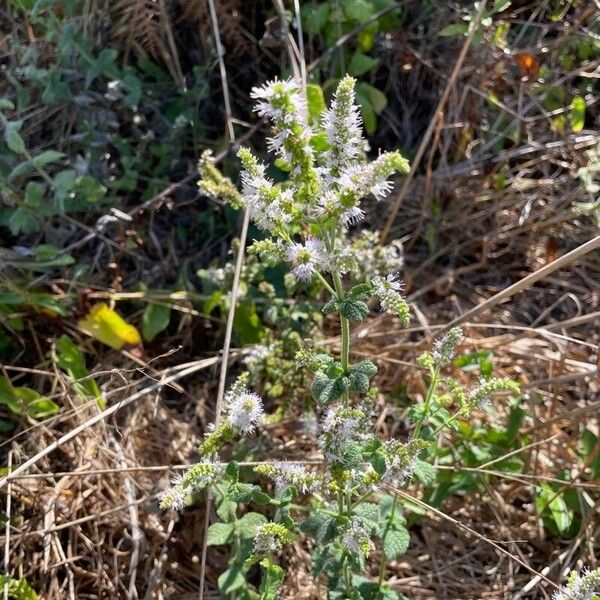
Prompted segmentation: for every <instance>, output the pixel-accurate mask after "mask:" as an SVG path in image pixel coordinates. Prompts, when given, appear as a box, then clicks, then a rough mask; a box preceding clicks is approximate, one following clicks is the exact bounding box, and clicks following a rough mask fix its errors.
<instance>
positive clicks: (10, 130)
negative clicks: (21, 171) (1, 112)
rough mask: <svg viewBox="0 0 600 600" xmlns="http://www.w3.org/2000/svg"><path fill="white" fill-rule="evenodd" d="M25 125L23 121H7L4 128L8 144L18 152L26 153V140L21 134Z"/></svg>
mask: <svg viewBox="0 0 600 600" xmlns="http://www.w3.org/2000/svg"><path fill="white" fill-rule="evenodd" d="M21 127H23V121H6V123H5V129H4V140H5V142H6V145H7V146H8V147H9V148H10V149H11V150H12V151H13V152H15V153H16V154H25V153H26V152H27V150H26V149H25V142H24V141H23V138H22V137H21V135H20V134H19V131H20V130H21Z"/></svg>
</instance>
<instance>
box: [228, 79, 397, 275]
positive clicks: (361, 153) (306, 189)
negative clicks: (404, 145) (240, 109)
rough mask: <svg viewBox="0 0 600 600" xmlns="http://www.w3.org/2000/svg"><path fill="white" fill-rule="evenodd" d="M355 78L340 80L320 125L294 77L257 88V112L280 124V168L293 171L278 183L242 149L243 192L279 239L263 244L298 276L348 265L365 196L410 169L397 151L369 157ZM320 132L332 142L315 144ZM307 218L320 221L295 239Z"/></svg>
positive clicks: (380, 192) (378, 193)
mask: <svg viewBox="0 0 600 600" xmlns="http://www.w3.org/2000/svg"><path fill="white" fill-rule="evenodd" d="M354 83H355V82H354V80H353V79H352V78H351V77H345V78H343V79H342V80H341V82H340V84H339V86H338V89H337V91H336V93H335V97H334V100H333V102H332V104H331V107H330V108H329V109H328V110H326V111H325V112H324V114H323V117H322V119H321V122H320V123H317V124H316V126H315V127H313V128H311V127H309V126H308V123H307V111H306V103H305V101H304V99H303V95H302V93H301V90H300V87H299V86H298V85H297V84H296V83H295V82H294V81H291V80H289V81H278V80H275V81H271V82H269V83H267V84H265V85H264V86H262V87H260V88H255V89H254V91H253V93H252V97H253V98H255V99H256V100H258V103H257V106H256V108H255V110H256V111H257V112H258V114H259V115H260V116H264V117H267V118H268V119H269V120H270V121H271V124H272V126H273V136H272V137H271V138H269V142H268V145H269V149H270V150H271V151H273V152H274V153H275V154H276V155H277V156H278V159H279V160H280V161H283V164H280V163H278V166H280V167H281V168H284V169H285V170H288V171H289V172H290V177H289V179H288V181H286V182H284V183H280V184H275V183H274V182H273V181H272V180H271V179H269V178H268V177H267V176H266V168H265V166H264V165H262V164H260V163H259V161H258V160H257V159H256V158H255V157H254V156H253V155H252V153H251V152H250V151H249V150H247V149H245V148H242V149H241V150H240V151H239V152H238V156H239V158H240V160H241V162H242V167H243V171H242V194H243V198H244V202H245V203H246V207H247V209H248V210H249V212H250V216H251V217H252V219H253V221H254V222H255V223H256V225H257V226H258V227H260V228H261V229H263V230H265V231H268V232H269V233H270V234H271V235H272V240H271V241H272V244H273V245H271V246H269V245H268V244H264V243H263V244H261V250H264V251H267V253H268V254H271V255H273V254H276V255H279V256H280V257H282V258H283V259H284V260H286V261H287V262H288V263H290V264H291V266H292V273H293V275H294V277H295V278H296V279H297V280H299V281H310V280H311V279H312V278H313V277H314V276H315V275H316V274H317V273H323V272H326V271H329V270H333V269H338V270H341V269H342V268H343V263H344V260H346V257H345V254H347V249H348V245H347V244H346V243H345V241H344V236H343V235H342V232H343V231H344V230H345V228H346V227H347V226H349V225H350V224H352V223H355V222H356V221H358V220H360V219H362V218H363V216H364V210H363V209H362V208H361V207H360V201H361V200H362V198H364V197H366V196H368V195H372V196H375V198H377V199H382V198H383V197H385V196H386V195H387V194H388V193H389V192H390V191H391V188H392V183H391V181H389V177H390V176H391V175H392V174H393V173H394V172H396V171H400V172H404V173H406V172H407V171H408V163H407V161H406V160H405V159H404V158H403V157H402V156H401V155H400V153H398V152H386V153H383V154H381V155H380V156H379V157H378V158H377V159H376V160H374V161H373V162H371V163H368V162H367V161H366V157H365V147H366V145H365V141H364V140H363V138H362V134H361V118H360V112H359V108H358V106H357V105H356V104H355V93H354ZM319 134H325V138H326V140H327V144H326V147H324V148H320V149H315V148H319V146H318V145H315V147H314V148H313V145H312V144H311V140H312V138H313V137H314V136H318V135H319ZM303 223H313V224H314V225H315V226H316V227H315V233H312V234H311V235H307V236H306V237H305V238H304V240H302V241H297V240H294V239H292V236H291V232H294V231H298V230H300V229H301V226H302V224H303ZM302 229H303V228H302ZM317 232H318V237H317V236H316V235H315V234H316V233H317Z"/></svg>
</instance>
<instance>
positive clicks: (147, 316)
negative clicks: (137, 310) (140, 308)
mask: <svg viewBox="0 0 600 600" xmlns="http://www.w3.org/2000/svg"><path fill="white" fill-rule="evenodd" d="M170 320H171V307H170V306H166V305H164V304H154V303H152V304H148V306H147V307H146V310H144V314H143V315H142V335H143V336H144V339H145V340H146V341H147V342H151V341H152V340H153V339H154V338H155V337H156V336H157V335H158V334H159V333H161V332H162V331H164V330H165V329H166V328H167V327H168V326H169V321H170Z"/></svg>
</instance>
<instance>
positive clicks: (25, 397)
mask: <svg viewBox="0 0 600 600" xmlns="http://www.w3.org/2000/svg"><path fill="white" fill-rule="evenodd" d="M0 404H4V405H5V406H6V407H8V408H9V409H10V410H11V411H12V412H14V413H15V414H17V415H22V414H23V413H26V414H28V415H29V416H30V417H33V418H34V419H42V418H44V417H49V416H51V415H54V414H56V413H57V412H58V411H59V410H60V407H59V406H58V404H56V403H55V402H53V401H52V400H50V399H49V398H46V397H45V396H42V395H41V394H39V393H38V392H36V391H35V390H32V389H31V388H28V387H24V386H20V387H14V386H13V385H12V383H11V382H10V380H9V379H8V378H6V377H0Z"/></svg>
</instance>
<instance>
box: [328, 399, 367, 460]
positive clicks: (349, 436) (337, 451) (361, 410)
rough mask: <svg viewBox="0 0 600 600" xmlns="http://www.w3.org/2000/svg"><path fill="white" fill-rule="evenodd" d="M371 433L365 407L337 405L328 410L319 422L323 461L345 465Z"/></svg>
mask: <svg viewBox="0 0 600 600" xmlns="http://www.w3.org/2000/svg"><path fill="white" fill-rule="evenodd" d="M370 431H371V411H370V410H368V409H367V408H365V407H359V406H345V405H343V404H338V405H335V406H331V407H329V408H328V410H327V412H326V413H325V416H324V417H323V420H322V421H321V432H320V433H321V434H320V436H319V444H320V446H321V450H322V452H323V455H324V456H325V460H327V461H328V462H338V463H346V462H347V461H348V460H349V459H352V458H353V457H352V456H351V453H352V452H353V451H354V449H355V448H356V447H357V446H358V445H360V444H361V443H364V442H365V440H366V439H367V437H368V436H369V433H370Z"/></svg>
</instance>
